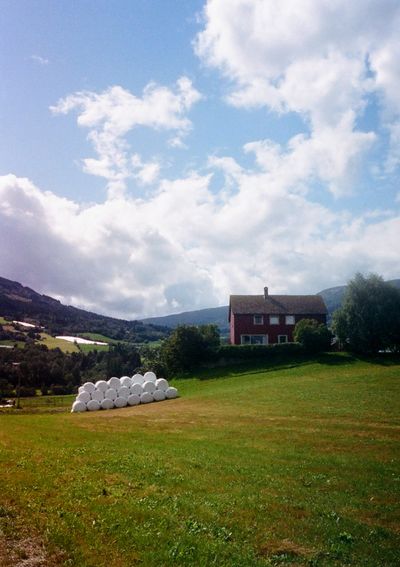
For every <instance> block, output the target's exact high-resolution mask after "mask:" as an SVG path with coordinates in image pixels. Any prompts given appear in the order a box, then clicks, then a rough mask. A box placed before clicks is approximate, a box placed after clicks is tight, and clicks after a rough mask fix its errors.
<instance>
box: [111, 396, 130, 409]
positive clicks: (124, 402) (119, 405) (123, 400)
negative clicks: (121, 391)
mask: <svg viewBox="0 0 400 567" xmlns="http://www.w3.org/2000/svg"><path fill="white" fill-rule="evenodd" d="M127 404H128V400H127V399H126V398H116V400H115V401H114V406H115V407H116V408H124V407H125V406H126V405H127Z"/></svg>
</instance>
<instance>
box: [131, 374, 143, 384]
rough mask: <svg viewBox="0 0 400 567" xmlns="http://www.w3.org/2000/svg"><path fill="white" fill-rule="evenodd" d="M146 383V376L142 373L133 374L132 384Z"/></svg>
mask: <svg viewBox="0 0 400 567" xmlns="http://www.w3.org/2000/svg"><path fill="white" fill-rule="evenodd" d="M143 383H144V378H143V376H142V375H141V374H134V375H133V376H132V385H133V384H143Z"/></svg>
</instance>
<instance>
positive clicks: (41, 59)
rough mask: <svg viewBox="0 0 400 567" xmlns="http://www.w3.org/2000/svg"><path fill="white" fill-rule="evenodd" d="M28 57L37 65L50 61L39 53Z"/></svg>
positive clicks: (46, 63)
mask: <svg viewBox="0 0 400 567" xmlns="http://www.w3.org/2000/svg"><path fill="white" fill-rule="evenodd" d="M30 59H31V60H32V61H34V62H35V63H38V64H39V65H48V64H49V63H50V60H49V59H46V58H45V57H41V56H40V55H31V56H30Z"/></svg>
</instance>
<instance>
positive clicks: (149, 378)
mask: <svg viewBox="0 0 400 567" xmlns="http://www.w3.org/2000/svg"><path fill="white" fill-rule="evenodd" d="M143 378H144V381H145V382H155V381H156V380H157V376H156V375H155V374H154V372H146V374H145V375H144V376H143Z"/></svg>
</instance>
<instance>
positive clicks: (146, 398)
mask: <svg viewBox="0 0 400 567" xmlns="http://www.w3.org/2000/svg"><path fill="white" fill-rule="evenodd" d="M153 400H154V398H153V395H152V394H150V392H143V394H142V395H141V396H140V403H141V404H149V403H150V402H152V401H153Z"/></svg>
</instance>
